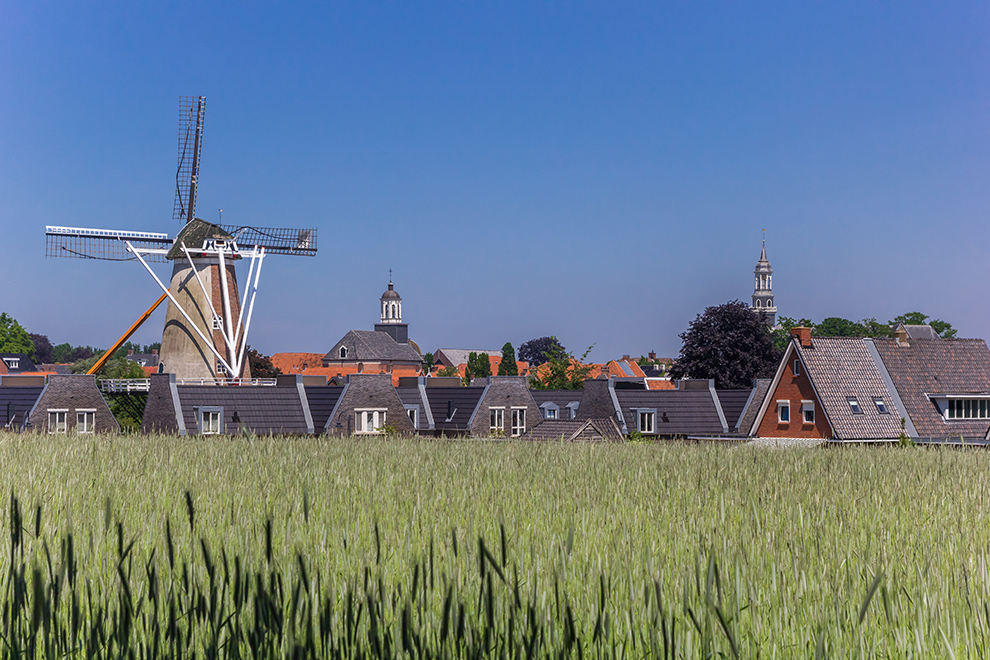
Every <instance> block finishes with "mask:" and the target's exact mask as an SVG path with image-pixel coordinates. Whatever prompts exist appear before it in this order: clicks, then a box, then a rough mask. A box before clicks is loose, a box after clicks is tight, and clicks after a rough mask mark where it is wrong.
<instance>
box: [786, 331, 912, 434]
mask: <svg viewBox="0 0 990 660" xmlns="http://www.w3.org/2000/svg"><path fill="white" fill-rule="evenodd" d="M791 346H794V347H795V349H796V350H797V352H798V354H799V355H800V357H801V362H802V363H803V364H804V367H805V369H806V370H807V374H808V377H809V378H810V379H811V382H812V384H813V385H814V387H815V391H816V392H817V393H818V397H819V399H820V403H821V404H822V407H823V408H824V409H825V415H826V417H827V419H828V421H829V423H830V424H831V426H832V431H833V433H835V437H836V438H838V439H840V440H880V439H892V438H897V437H898V436H899V435H900V433H901V417H902V416H903V412H902V411H899V410H897V408H896V406H895V405H894V396H893V394H892V393H891V392H890V391H888V390H887V387H886V386H885V385H884V379H883V377H882V375H881V373H880V369H879V368H878V367H877V364H876V363H875V362H874V361H873V357H872V355H871V354H870V351H869V348H868V346H867V343H866V341H864V340H863V339H862V338H860V337H813V338H812V342H811V347H803V346H801V343H800V342H798V341H792V342H791ZM790 368H791V365H790V364H786V365H784V369H790ZM849 397H854V398H855V399H856V400H857V402H858V403H859V406H860V409H861V410H862V411H863V412H862V414H855V413H853V411H852V408H851V407H850V405H849V400H848V398H849ZM873 397H882V398H883V401H884V404H885V405H886V407H887V409H888V410H889V411H890V412H889V413H887V414H882V413H880V412H879V411H878V410H877V407H876V405H874V403H873ZM798 412H800V411H797V412H795V413H792V414H797V413H798ZM767 414H772V411H770V412H768V413H767Z"/></svg>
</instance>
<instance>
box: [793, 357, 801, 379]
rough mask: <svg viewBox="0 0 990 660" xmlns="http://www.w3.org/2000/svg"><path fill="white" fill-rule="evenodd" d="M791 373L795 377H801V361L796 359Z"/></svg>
mask: <svg viewBox="0 0 990 660" xmlns="http://www.w3.org/2000/svg"><path fill="white" fill-rule="evenodd" d="M791 373H793V374H794V375H795V376H800V375H801V360H799V359H795V360H794V364H793V365H792V366H791Z"/></svg>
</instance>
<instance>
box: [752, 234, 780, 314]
mask: <svg viewBox="0 0 990 660" xmlns="http://www.w3.org/2000/svg"><path fill="white" fill-rule="evenodd" d="M765 235H766V230H764V236H765ZM753 274H754V275H756V285H755V288H754V289H753V305H752V307H750V309H751V310H753V311H754V312H755V313H757V314H764V315H765V318H766V322H767V325H771V326H772V325H775V324H776V323H777V307H776V306H775V305H774V302H773V268H772V267H771V266H770V261H769V260H768V259H767V241H766V239H765V238H764V239H763V249H762V250H761V251H760V260H759V261H757V262H756V269H755V270H754V271H753Z"/></svg>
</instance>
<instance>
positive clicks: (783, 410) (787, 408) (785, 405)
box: [777, 401, 791, 424]
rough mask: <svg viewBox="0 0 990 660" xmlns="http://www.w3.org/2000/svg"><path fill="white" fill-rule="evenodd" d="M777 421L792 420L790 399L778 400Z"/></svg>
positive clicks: (786, 421) (782, 422) (783, 422)
mask: <svg viewBox="0 0 990 660" xmlns="http://www.w3.org/2000/svg"><path fill="white" fill-rule="evenodd" d="M777 421H778V422H780V423H781V424H787V423H788V422H790V421H791V404H790V402H789V401H778V402H777Z"/></svg>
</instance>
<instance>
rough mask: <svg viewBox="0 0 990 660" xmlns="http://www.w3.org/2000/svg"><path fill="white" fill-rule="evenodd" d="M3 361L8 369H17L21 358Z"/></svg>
mask: <svg viewBox="0 0 990 660" xmlns="http://www.w3.org/2000/svg"><path fill="white" fill-rule="evenodd" d="M3 361H4V362H5V363H7V368H8V369H19V368H20V365H21V358H4V359H3Z"/></svg>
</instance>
